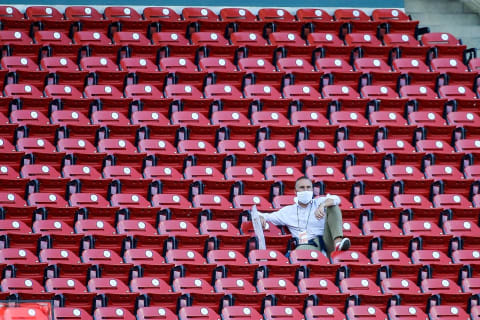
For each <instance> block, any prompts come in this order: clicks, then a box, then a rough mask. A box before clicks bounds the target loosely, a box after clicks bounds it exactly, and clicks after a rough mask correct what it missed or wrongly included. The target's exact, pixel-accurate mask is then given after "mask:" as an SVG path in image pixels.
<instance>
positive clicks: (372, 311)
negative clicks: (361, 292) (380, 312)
mask: <svg viewBox="0 0 480 320" xmlns="http://www.w3.org/2000/svg"><path fill="white" fill-rule="evenodd" d="M367 311H368V313H370V314H375V308H374V307H368V309H367Z"/></svg>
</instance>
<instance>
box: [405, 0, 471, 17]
mask: <svg viewBox="0 0 480 320" xmlns="http://www.w3.org/2000/svg"><path fill="white" fill-rule="evenodd" d="M405 11H406V12H407V13H410V14H415V13H425V12H432V13H433V12H435V13H464V12H467V13H472V10H471V9H470V8H469V7H467V6H465V5H464V4H463V3H461V2H456V1H455V2H453V1H441V0H440V1H406V2H405Z"/></svg>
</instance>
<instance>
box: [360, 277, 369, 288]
mask: <svg viewBox="0 0 480 320" xmlns="http://www.w3.org/2000/svg"><path fill="white" fill-rule="evenodd" d="M361 284H362V287H368V280H367V279H362V281H361Z"/></svg>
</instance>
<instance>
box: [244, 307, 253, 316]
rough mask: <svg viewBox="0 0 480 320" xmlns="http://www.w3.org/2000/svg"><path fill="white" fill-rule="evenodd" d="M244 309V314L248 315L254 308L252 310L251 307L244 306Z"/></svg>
mask: <svg viewBox="0 0 480 320" xmlns="http://www.w3.org/2000/svg"><path fill="white" fill-rule="evenodd" d="M242 311H243V314H246V315H249V314H251V313H252V310H250V308H248V307H245V308H243V310H242Z"/></svg>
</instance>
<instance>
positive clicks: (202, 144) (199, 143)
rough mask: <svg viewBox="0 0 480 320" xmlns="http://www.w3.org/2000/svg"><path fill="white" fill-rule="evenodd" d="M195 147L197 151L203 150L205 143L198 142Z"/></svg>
mask: <svg viewBox="0 0 480 320" xmlns="http://www.w3.org/2000/svg"><path fill="white" fill-rule="evenodd" d="M197 146H198V148H199V149H205V142H203V141H199V142H198V143H197Z"/></svg>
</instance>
